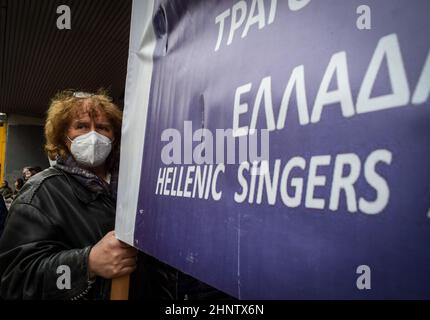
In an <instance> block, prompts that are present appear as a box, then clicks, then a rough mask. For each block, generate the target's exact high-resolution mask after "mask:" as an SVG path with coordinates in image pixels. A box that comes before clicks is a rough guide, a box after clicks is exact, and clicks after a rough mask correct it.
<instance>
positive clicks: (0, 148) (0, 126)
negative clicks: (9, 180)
mask: <svg viewBox="0 0 430 320" xmlns="http://www.w3.org/2000/svg"><path fill="white" fill-rule="evenodd" d="M6 135H7V121H6V119H5V118H0V185H3V180H4V165H5V161H6Z"/></svg>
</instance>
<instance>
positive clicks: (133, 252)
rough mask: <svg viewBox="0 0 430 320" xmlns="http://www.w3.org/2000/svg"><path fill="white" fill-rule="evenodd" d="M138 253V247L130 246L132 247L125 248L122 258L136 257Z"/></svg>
mask: <svg viewBox="0 0 430 320" xmlns="http://www.w3.org/2000/svg"><path fill="white" fill-rule="evenodd" d="M137 254H138V251H137V250H136V249H134V248H130V249H125V250H124V251H123V252H122V254H121V256H122V258H134V257H136V256H137Z"/></svg>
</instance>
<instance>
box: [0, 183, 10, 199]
mask: <svg viewBox="0 0 430 320" xmlns="http://www.w3.org/2000/svg"><path fill="white" fill-rule="evenodd" d="M0 194H1V195H2V196H3V198H4V199H9V198H11V197H12V195H13V191H12V189H11V188H10V187H9V183H8V182H7V181H6V180H4V181H3V186H2V187H1V188H0Z"/></svg>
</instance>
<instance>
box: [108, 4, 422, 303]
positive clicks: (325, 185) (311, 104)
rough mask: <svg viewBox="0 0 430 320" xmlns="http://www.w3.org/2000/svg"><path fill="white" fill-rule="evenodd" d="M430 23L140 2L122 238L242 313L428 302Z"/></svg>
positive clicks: (342, 7) (366, 14)
mask: <svg viewBox="0 0 430 320" xmlns="http://www.w3.org/2000/svg"><path fill="white" fill-rule="evenodd" d="M429 10H430V3H429V2H428V1H421V0H414V1H406V0H381V1H374V2H371V3H369V4H368V5H363V4H362V1H358V0H357V1H356V0H348V1H343V0H325V1H319V0H318V1H317V0H301V1H299V0H290V1H287V0H284V1H276V0H242V1H229V0H222V1H197V0H190V1H180V0H170V1H158V0H156V1H137V0H136V1H134V3H133V13H132V26H131V37H130V55H129V65H128V75H127V85H126V101H125V111H124V124H123V136H122V149H121V167H120V183H119V199H118V208H117V209H118V210H117V226H116V231H117V234H118V236H119V238H120V239H122V240H124V241H126V242H128V243H130V244H132V245H133V246H135V247H137V248H139V249H140V250H142V251H144V252H146V253H148V254H150V255H152V256H155V257H156V258H158V259H160V260H162V261H164V262H166V263H168V264H170V265H172V266H174V267H176V268H178V269H180V270H182V271H183V272H186V273H188V274H191V275H192V276H194V277H196V278H198V279H200V280H202V281H204V282H206V283H208V284H210V285H212V286H215V287H216V288H218V289H220V290H223V291H225V292H227V293H229V294H231V295H233V296H235V297H238V298H241V299H383V298H396V299H397V298H426V299H429V298H430V249H429V246H430V103H429V94H430V51H429V49H430V38H429V36H428V30H430V20H429V19H428V12H429Z"/></svg>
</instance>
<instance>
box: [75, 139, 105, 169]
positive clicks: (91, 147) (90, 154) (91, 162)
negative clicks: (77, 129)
mask: <svg viewBox="0 0 430 320" xmlns="http://www.w3.org/2000/svg"><path fill="white" fill-rule="evenodd" d="M67 138H68V139H69V140H70V141H71V142H72V145H71V147H70V151H71V152H72V155H73V157H74V158H75V160H76V161H77V162H78V163H79V164H81V165H83V166H85V167H97V166H99V165H101V164H102V163H103V162H105V160H106V158H107V157H108V156H109V154H110V152H111V150H112V141H111V140H110V139H109V138H108V137H106V136H104V135H102V134H100V133H98V132H95V131H91V132H88V133H86V134H83V135H81V136H78V137H76V138H75V139H73V140H72V139H70V138H69V137H67Z"/></svg>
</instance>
